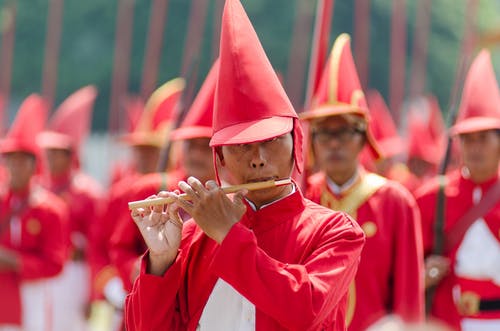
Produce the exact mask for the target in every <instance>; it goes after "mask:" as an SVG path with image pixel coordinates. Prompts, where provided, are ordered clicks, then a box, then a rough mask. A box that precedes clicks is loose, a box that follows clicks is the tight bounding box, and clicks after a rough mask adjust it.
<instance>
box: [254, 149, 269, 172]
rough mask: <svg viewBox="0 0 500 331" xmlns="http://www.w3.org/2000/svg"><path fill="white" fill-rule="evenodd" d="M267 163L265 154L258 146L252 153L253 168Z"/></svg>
mask: <svg viewBox="0 0 500 331" xmlns="http://www.w3.org/2000/svg"><path fill="white" fill-rule="evenodd" d="M265 164H266V160H265V158H264V155H263V153H262V151H261V149H260V148H259V147H256V148H255V150H254V151H253V153H252V160H251V166H252V168H254V169H256V168H262V167H263V166H264V165H265Z"/></svg>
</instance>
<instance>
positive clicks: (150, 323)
mask: <svg viewBox="0 0 500 331" xmlns="http://www.w3.org/2000/svg"><path fill="white" fill-rule="evenodd" d="M182 252H183V251H182V250H179V254H178V255H177V258H176V260H175V261H174V263H173V264H172V265H171V266H170V268H168V270H167V271H166V272H165V275H163V277H158V276H154V275H150V274H147V273H146V264H147V259H148V256H147V253H146V254H145V255H144V256H143V258H142V261H141V262H142V263H141V273H140V275H139V277H138V278H137V280H136V281H135V283H134V287H133V289H132V291H131V292H130V294H129V295H128V296H127V298H126V300H125V323H126V329H127V330H128V331H136V330H137V331H143V330H148V331H156V330H157V331H163V330H169V331H177V330H178V331H181V330H186V329H187V326H186V324H185V323H183V322H182V318H181V315H180V313H179V310H180V309H179V308H178V303H177V300H176V298H177V292H178V291H179V288H180V285H181V280H182V278H183V277H182V267H181V265H182V262H181V261H182V254H183V253H182Z"/></svg>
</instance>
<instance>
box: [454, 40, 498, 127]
mask: <svg viewBox="0 0 500 331" xmlns="http://www.w3.org/2000/svg"><path fill="white" fill-rule="evenodd" d="M492 129H500V91H499V89H498V82H497V80H496V77H495V71H494V70H493V65H492V63H491V55H490V52H489V51H487V50H482V51H481V52H480V53H479V55H478V56H477V57H476V58H475V60H474V62H473V63H472V65H471V67H470V69H469V72H468V74H467V78H466V80H465V84H464V90H463V93H462V101H461V103H460V109H459V111H458V117H457V122H456V124H455V125H454V126H453V127H452V128H451V129H450V133H451V134H452V135H457V134H462V133H471V132H477V131H484V130H492Z"/></svg>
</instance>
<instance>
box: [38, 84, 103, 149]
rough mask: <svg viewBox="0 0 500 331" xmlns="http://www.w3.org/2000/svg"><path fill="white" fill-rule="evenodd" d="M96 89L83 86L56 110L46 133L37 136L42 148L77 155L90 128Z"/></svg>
mask: <svg viewBox="0 0 500 331" xmlns="http://www.w3.org/2000/svg"><path fill="white" fill-rule="evenodd" d="M96 97H97V89H96V88H95V87H94V86H91V85H89V86H85V87H83V88H81V89H79V90H78V91H76V92H74V93H73V94H71V95H70V96H69V97H68V98H66V100H64V102H63V103H61V105H60V106H59V107H58V108H57V110H56V111H55V113H54V115H53V116H52V118H51V120H50V121H49V125H48V127H47V130H46V131H43V132H42V133H41V134H40V135H39V136H38V143H39V144H40V146H41V147H42V148H55V149H69V150H73V151H75V153H74V154H75V155H78V154H79V151H80V147H81V145H82V143H83V141H84V139H85V138H86V137H87V136H88V134H89V132H90V126H91V118H92V110H93V108H94V102H95V98H96Z"/></svg>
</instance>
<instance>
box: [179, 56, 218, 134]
mask: <svg viewBox="0 0 500 331" xmlns="http://www.w3.org/2000/svg"><path fill="white" fill-rule="evenodd" d="M219 63H220V62H219V60H218V59H217V61H215V63H214V64H213V65H212V68H211V69H210V71H209V73H208V75H207V77H206V78H205V81H204V82H203V84H202V86H201V88H200V91H199V92H198V95H197V96H196V98H195V100H194V101H193V104H192V105H191V108H189V111H188V113H187V115H186V118H185V119H184V120H183V121H182V124H181V126H180V127H179V128H178V129H176V130H174V131H172V133H171V134H170V139H172V140H184V139H194V138H210V137H212V122H213V121H212V119H213V114H214V97H215V86H216V84H217V77H218V75H219Z"/></svg>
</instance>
